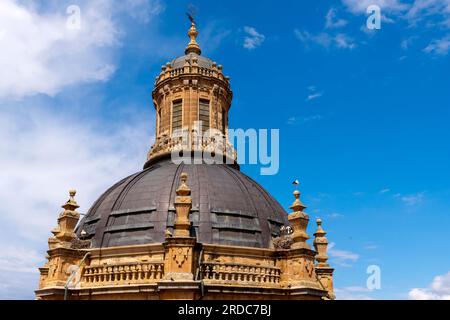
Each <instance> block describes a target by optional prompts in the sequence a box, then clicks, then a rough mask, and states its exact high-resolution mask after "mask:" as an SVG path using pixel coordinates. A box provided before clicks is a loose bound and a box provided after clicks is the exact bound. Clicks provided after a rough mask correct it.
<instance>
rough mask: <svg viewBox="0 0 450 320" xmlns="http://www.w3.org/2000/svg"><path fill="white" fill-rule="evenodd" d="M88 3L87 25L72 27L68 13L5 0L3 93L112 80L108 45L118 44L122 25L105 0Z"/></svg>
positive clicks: (0, 9) (1, 8)
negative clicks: (46, 11)
mask: <svg viewBox="0 0 450 320" xmlns="http://www.w3.org/2000/svg"><path fill="white" fill-rule="evenodd" d="M92 3H93V4H91V5H88V6H84V7H83V9H82V11H81V29H80V30H75V29H69V28H66V20H67V16H65V15H64V14H63V13H65V10H61V11H60V12H62V13H58V14H56V13H54V14H39V13H38V12H37V11H34V10H33V9H32V8H29V7H26V6H23V5H20V4H19V3H18V2H16V1H13V0H4V1H1V2H0V30H3V31H4V32H3V36H2V37H1V38H0V47H1V48H2V52H1V54H0V68H1V69H2V73H1V76H0V97H2V96H13V97H22V96H24V95H31V94H36V93H44V94H48V95H54V94H55V93H57V92H58V91H59V90H60V89H61V88H63V87H65V86H68V85H71V84H75V83H79V82H89V81H104V80H107V79H108V78H109V77H110V76H111V74H112V73H113V72H114V64H113V61H112V60H111V57H108V55H107V54H106V53H105V52H104V50H102V49H103V48H108V47H110V46H114V45H116V44H117V30H116V28H115V26H114V24H113V23H112V21H111V20H110V18H109V17H108V16H107V14H101V13H100V12H104V11H102V10H103V6H102V7H101V8H99V6H100V5H99V3H100V2H92Z"/></svg>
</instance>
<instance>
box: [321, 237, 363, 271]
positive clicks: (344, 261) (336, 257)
mask: <svg viewBox="0 0 450 320" xmlns="http://www.w3.org/2000/svg"><path fill="white" fill-rule="evenodd" d="M335 247H336V244H335V243H334V242H332V243H330V244H329V246H328V254H329V255H330V257H331V258H332V259H333V262H334V263H335V264H337V265H339V266H341V267H351V266H352V265H351V263H354V262H356V261H358V259H359V255H358V254H356V253H354V252H351V251H346V250H339V249H335Z"/></svg>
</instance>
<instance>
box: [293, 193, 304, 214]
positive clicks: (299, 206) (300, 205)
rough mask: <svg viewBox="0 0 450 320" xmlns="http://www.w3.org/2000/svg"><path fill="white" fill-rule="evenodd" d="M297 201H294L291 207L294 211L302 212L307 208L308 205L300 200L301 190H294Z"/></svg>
mask: <svg viewBox="0 0 450 320" xmlns="http://www.w3.org/2000/svg"><path fill="white" fill-rule="evenodd" d="M294 197H295V201H294V202H293V203H292V205H291V206H290V208H291V209H292V210H294V212H300V211H303V210H305V209H306V206H305V205H304V204H303V203H302V202H301V201H300V191H298V190H295V191H294Z"/></svg>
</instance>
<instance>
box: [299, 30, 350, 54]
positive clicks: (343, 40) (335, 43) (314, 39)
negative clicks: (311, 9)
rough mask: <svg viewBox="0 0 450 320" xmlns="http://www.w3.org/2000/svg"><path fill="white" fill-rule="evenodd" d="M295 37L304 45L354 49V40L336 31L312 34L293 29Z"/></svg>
mask: <svg viewBox="0 0 450 320" xmlns="http://www.w3.org/2000/svg"><path fill="white" fill-rule="evenodd" d="M294 34H295V36H296V38H297V39H298V40H299V41H301V42H302V43H303V44H304V45H305V46H307V47H308V46H309V45H310V44H315V45H318V46H321V47H324V48H327V49H329V48H333V47H334V48H338V49H350V50H351V49H354V48H356V42H355V41H354V39H353V38H351V37H350V36H348V35H346V34H344V33H338V34H336V35H332V34H329V33H326V32H320V33H318V34H312V33H309V32H308V31H305V30H299V29H294Z"/></svg>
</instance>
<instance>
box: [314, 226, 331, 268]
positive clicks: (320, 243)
mask: <svg viewBox="0 0 450 320" xmlns="http://www.w3.org/2000/svg"><path fill="white" fill-rule="evenodd" d="M316 222H317V230H316V232H315V233H314V248H315V249H316V251H317V255H316V260H317V263H318V266H320V267H328V264H327V260H328V256H327V247H328V240H327V238H326V237H325V235H326V234H327V233H326V232H325V230H323V229H322V220H321V219H317V220H316Z"/></svg>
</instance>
